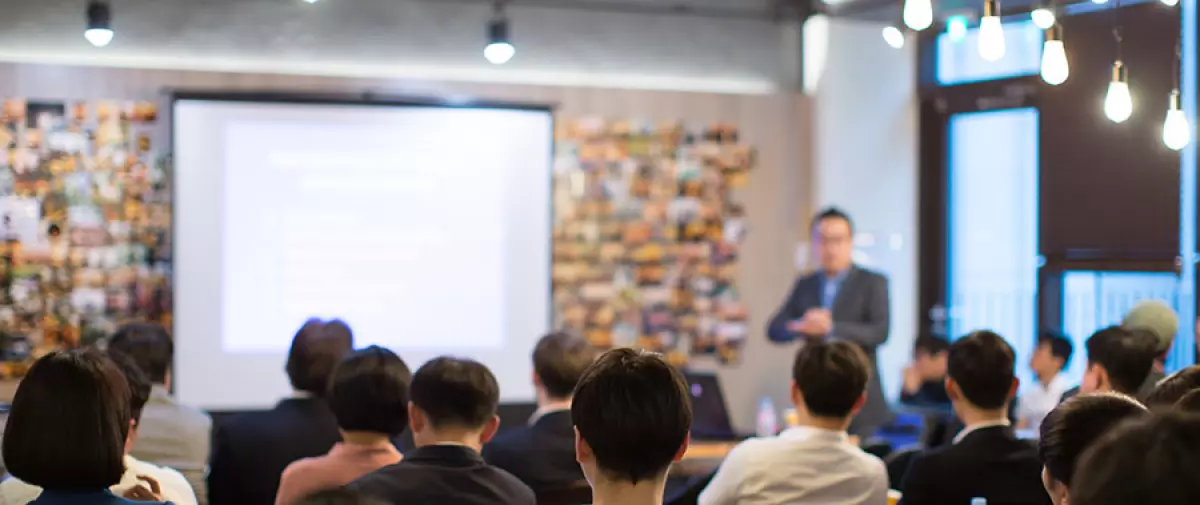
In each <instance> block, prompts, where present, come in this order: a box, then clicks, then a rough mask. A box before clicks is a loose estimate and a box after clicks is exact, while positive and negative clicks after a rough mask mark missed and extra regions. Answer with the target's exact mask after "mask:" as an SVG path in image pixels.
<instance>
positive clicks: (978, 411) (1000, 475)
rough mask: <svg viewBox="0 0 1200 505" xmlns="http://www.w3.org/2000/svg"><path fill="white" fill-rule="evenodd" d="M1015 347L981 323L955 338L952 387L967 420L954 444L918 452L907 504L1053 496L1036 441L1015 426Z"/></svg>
mask: <svg viewBox="0 0 1200 505" xmlns="http://www.w3.org/2000/svg"><path fill="white" fill-rule="evenodd" d="M1013 361H1014V356H1013V350H1012V347H1010V346H1009V345H1008V343H1007V342H1005V341H1004V338H1002V337H1001V336H1000V335H997V334H995V333H993V332H990V331H976V332H973V333H971V334H969V335H967V336H965V337H962V338H960V339H959V340H958V341H956V342H954V344H953V345H951V346H950V353H949V359H948V363H947V371H948V373H949V377H948V378H947V379H946V391H947V393H949V394H950V401H951V402H952V403H953V405H954V411H955V413H956V414H957V415H958V417H959V418H960V419H962V420H963V422H964V423H966V428H965V429H963V430H962V431H961V432H960V433H959V434H958V435H957V436H956V437H955V438H954V442H953V444H952V445H948V446H945V447H941V448H938V449H934V450H931V451H928V452H926V453H924V454H921V455H919V456H917V457H916V458H915V459H914V460H913V462H912V465H911V466H910V468H909V470H908V473H907V475H906V477H905V479H904V484H903V499H902V502H903V503H905V504H907V505H924V504H930V505H948V504H952V503H971V499H972V498H985V499H987V500H988V502H989V503H1020V504H1043V503H1050V497H1049V496H1047V495H1046V490H1045V489H1043V488H1042V485H1041V479H1040V477H1039V476H1040V474H1041V470H1042V464H1041V461H1040V460H1039V459H1038V454H1037V449H1036V448H1035V447H1034V446H1033V445H1032V444H1030V443H1029V442H1027V441H1025V440H1020V439H1018V438H1017V436H1016V434H1015V433H1014V432H1013V430H1012V428H1011V427H1010V426H1009V420H1008V415H1007V413H1008V405H1009V402H1011V401H1012V399H1013V396H1014V395H1015V393H1016V391H1017V387H1018V385H1019V381H1018V380H1017V379H1016V377H1015V375H1014V369H1013Z"/></svg>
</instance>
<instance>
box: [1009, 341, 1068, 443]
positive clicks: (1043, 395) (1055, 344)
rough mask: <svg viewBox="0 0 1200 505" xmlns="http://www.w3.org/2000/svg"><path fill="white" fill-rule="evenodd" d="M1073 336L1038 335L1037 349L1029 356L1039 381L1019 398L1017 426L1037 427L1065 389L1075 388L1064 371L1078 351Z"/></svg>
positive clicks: (1030, 363)
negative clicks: (1073, 342)
mask: <svg viewBox="0 0 1200 505" xmlns="http://www.w3.org/2000/svg"><path fill="white" fill-rule="evenodd" d="M1074 350H1075V349H1074V346H1073V345H1072V344H1071V340H1070V339H1068V338H1067V337H1064V336H1062V335H1059V334H1057V333H1043V334H1042V336H1040V337H1038V346H1037V349H1036V350H1034V351H1033V357H1032V358H1030V359H1029V368H1031V369H1033V373H1034V375H1036V376H1037V384H1032V385H1031V386H1030V387H1028V388H1026V389H1025V391H1024V393H1023V394H1022V395H1021V400H1020V401H1019V402H1017V428H1018V429H1021V430H1037V429H1038V427H1039V426H1041V425H1042V419H1045V418H1046V414H1049V413H1050V411H1051V410H1054V407H1056V406H1058V403H1059V401H1060V400H1061V399H1062V395H1063V393H1066V392H1067V390H1068V389H1070V388H1071V383H1070V380H1069V379H1067V377H1066V376H1065V375H1064V374H1063V373H1062V371H1063V370H1064V369H1066V368H1067V364H1068V363H1069V362H1070V361H1071V354H1072V353H1073V352H1074Z"/></svg>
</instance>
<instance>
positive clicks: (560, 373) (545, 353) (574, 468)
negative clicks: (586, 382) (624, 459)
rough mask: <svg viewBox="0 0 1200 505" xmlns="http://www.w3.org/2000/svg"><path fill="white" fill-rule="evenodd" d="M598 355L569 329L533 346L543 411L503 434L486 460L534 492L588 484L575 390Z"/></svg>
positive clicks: (488, 449)
mask: <svg viewBox="0 0 1200 505" xmlns="http://www.w3.org/2000/svg"><path fill="white" fill-rule="evenodd" d="M595 359H596V350H595V348H593V347H592V345H591V343H589V342H588V340H587V339H585V338H583V337H581V336H578V335H573V334H570V333H565V332H558V333H551V334H549V335H546V336H545V337H542V339H541V340H539V341H538V343H537V346H536V347H534V349H533V387H534V391H536V392H537V405H538V409H537V411H536V412H534V414H533V417H532V418H531V419H529V423H528V425H526V426H521V427H517V428H512V429H509V430H507V431H504V432H501V433H500V434H499V435H497V436H496V438H495V439H493V440H492V441H491V442H490V443H488V445H487V446H485V447H484V449H483V458H484V459H485V460H487V462H488V463H489V464H491V465H493V466H496V467H498V468H501V469H504V470H506V471H508V472H509V473H511V474H513V475H515V476H516V477H517V478H518V479H521V481H522V482H524V483H525V484H527V485H528V486H529V487H530V488H532V489H533V491H534V492H535V493H541V492H544V491H551V490H556V489H563V488H567V487H570V486H571V485H574V484H578V483H580V482H583V471H582V470H580V468H579V463H578V462H576V461H575V427H574V424H573V423H572V422H571V393H572V391H574V389H575V384H577V383H578V382H579V377H580V376H582V375H583V372H584V370H587V367H588V366H590V365H591V364H592V362H593V361H595Z"/></svg>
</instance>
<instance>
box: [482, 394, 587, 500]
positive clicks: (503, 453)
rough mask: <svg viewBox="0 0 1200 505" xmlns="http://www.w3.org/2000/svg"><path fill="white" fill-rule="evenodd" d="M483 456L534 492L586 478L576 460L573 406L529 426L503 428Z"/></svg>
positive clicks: (564, 486)
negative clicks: (572, 419)
mask: <svg viewBox="0 0 1200 505" xmlns="http://www.w3.org/2000/svg"><path fill="white" fill-rule="evenodd" d="M483 459H485V460H487V462H488V463H489V464H491V465H492V466H495V467H497V468H500V469H503V470H505V471H507V472H508V473H511V474H513V475H515V476H516V477H517V478H518V479H521V482H524V483H525V484H526V485H528V486H529V487H530V488H532V489H533V492H534V493H542V492H546V491H552V490H558V489H565V488H568V487H570V486H571V485H574V484H576V483H578V482H580V481H582V480H583V470H581V469H580V468H579V462H578V461H576V460H575V425H574V424H572V423H571V411H570V410H555V411H551V412H546V413H544V414H542V415H541V416H539V417H537V418H536V419H534V420H533V422H532V423H530V424H529V425H528V426H521V427H517V428H512V429H509V430H507V431H503V432H500V433H499V434H498V435H496V438H493V439H492V441H491V442H489V443H488V444H487V446H485V447H484V448H483Z"/></svg>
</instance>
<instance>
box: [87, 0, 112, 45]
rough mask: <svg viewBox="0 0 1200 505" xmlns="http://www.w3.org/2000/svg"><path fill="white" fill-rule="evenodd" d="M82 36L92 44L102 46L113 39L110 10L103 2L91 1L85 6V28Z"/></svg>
mask: <svg viewBox="0 0 1200 505" xmlns="http://www.w3.org/2000/svg"><path fill="white" fill-rule="evenodd" d="M83 38H85V39H87V41H88V42H91V43H92V45H93V46H96V47H104V46H107V45H108V43H109V42H112V39H113V30H112V11H110V10H109V8H108V4H107V3H105V2H91V3H89V4H88V7H87V30H85V31H84V32H83Z"/></svg>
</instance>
